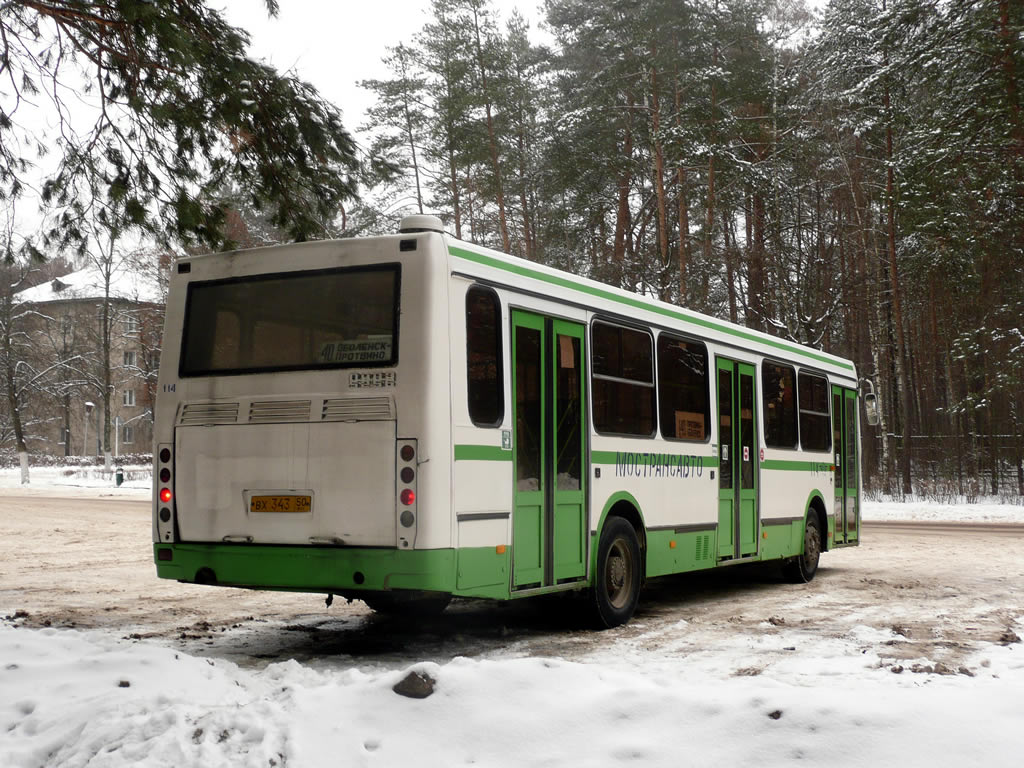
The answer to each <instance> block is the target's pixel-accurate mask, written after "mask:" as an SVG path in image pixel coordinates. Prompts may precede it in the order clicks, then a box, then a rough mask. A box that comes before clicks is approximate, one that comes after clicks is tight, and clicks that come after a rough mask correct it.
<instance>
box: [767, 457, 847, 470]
mask: <svg viewBox="0 0 1024 768" xmlns="http://www.w3.org/2000/svg"><path fill="white" fill-rule="evenodd" d="M761 469H778V470H782V471H784V472H831V471H832V465H831V464H829V463H828V462H824V461H779V460H776V459H768V460H766V461H762V462H761Z"/></svg>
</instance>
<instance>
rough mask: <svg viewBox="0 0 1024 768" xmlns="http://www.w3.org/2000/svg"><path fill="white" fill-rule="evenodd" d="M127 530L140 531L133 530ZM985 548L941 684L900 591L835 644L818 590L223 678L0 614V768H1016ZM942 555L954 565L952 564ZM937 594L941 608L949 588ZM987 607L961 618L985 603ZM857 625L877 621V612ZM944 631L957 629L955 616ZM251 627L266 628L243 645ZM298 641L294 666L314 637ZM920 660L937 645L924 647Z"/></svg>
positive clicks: (1014, 659)
mask: <svg viewBox="0 0 1024 768" xmlns="http://www.w3.org/2000/svg"><path fill="white" fill-rule="evenodd" d="M142 474H144V473H142ZM129 477H131V475H129ZM15 488H17V490H14V489H15ZM2 489H9V490H6V491H5V490H2ZM4 493H7V494H18V495H19V497H24V499H25V504H23V505H22V506H26V505H27V506H28V507H29V509H31V498H32V496H33V495H39V496H43V495H51V496H52V495H61V496H68V497H74V496H89V497H106V496H111V497H115V498H116V497H123V498H126V499H136V500H139V501H144V500H145V499H148V498H149V483H148V479H143V478H141V477H140V478H137V479H129V480H128V482H127V483H126V484H125V485H124V486H122V487H121V488H119V489H115V488H114V487H113V484H112V482H111V481H110V478H109V477H107V476H104V475H103V474H102V473H99V472H97V471H96V470H89V471H88V472H84V473H82V472H79V471H78V470H75V471H71V472H68V471H67V470H61V469H33V470H32V486H31V489H29V490H27V491H26V490H25V489H23V488H22V487H21V486H20V483H19V482H18V477H17V470H5V471H2V472H0V494H4ZM122 506H124V505H122ZM133 509H134V507H133ZM133 514H134V513H133ZM864 516H865V518H866V519H868V520H901V519H923V520H962V521H993V522H994V521H999V522H1013V521H1016V522H1024V507H1013V506H1010V505H997V504H985V505H972V506H967V505H962V506H961V505H957V506H942V505H936V504H924V503H911V504H890V503H870V502H869V503H867V504H866V505H865V514H864ZM138 522H139V524H140V525H141V526H143V527H145V528H146V529H147V530H148V519H142V518H140V520H139V521H138ZM1005 541H1006V543H1007V544H1006V547H1007V548H1008V549H1009V551H1010V552H1011V554H1010V555H1008V557H1011V558H1016V560H1013V559H1010V560H1005V561H1000V562H998V563H995V562H990V563H989V566H990V567H989V568H986V569H979V570H984V571H985V572H984V573H983V574H982V575H983V576H984V578H985V579H986V580H987V581H990V582H991V583H993V584H997V585H998V590H999V591H998V599H999V601H1001V602H1000V603H999V608H1000V610H1001V611H1002V612H1003V615H1005V616H1006V622H1005V624H1003V625H1001V626H1005V627H1006V630H1005V632H1004V633H1003V635H1002V636H1001V637H999V638H996V637H994V636H992V637H988V639H986V640H983V641H978V642H973V643H971V644H970V648H969V649H968V650H967V651H966V652H964V653H961V654H960V655H959V656H958V659H959V660H958V661H957V662H955V665H954V666H952V667H951V666H947V665H946V664H944V663H942V662H941V661H937V654H929V655H922V656H920V657H918V658H914V657H910V658H902V657H899V656H898V649H899V648H901V647H906V644H905V642H904V641H905V640H906V637H907V636H909V635H911V634H912V629H913V631H914V632H916V631H918V630H917V628H916V626H915V627H912V628H911V627H909V625H908V626H901V625H900V624H899V622H900V621H902V620H903V619H904V616H905V615H906V614H907V613H908V612H913V611H914V610H917V611H918V612H919V613H924V612H926V611H927V612H932V617H931V618H932V620H933V621H934V609H933V608H931V607H921V608H918V609H914V608H913V606H914V605H915V598H914V597H913V587H914V585H913V583H912V581H910V577H911V576H912V575H913V574H912V572H909V571H908V577H907V578H908V581H907V583H900V584H897V585H895V586H896V587H897V589H896V591H895V592H891V593H890V594H901V595H905V596H906V599H905V600H904V602H903V603H902V604H901V605H900V606H899V607H898V608H897V607H895V606H894V607H893V608H892V609H891V619H889V620H884V619H883V621H881V622H880V621H879V620H878V617H877V615H869V614H868V613H866V612H865V613H864V614H863V615H861V614H860V613H858V615H856V616H850V617H846V618H847V621H846V622H845V623H843V624H842V625H841V626H840V628H839V629H836V628H835V626H833V625H830V624H828V623H824V622H822V621H820V620H819V617H820V615H823V614H829V613H831V614H834V613H836V612H839V613H842V611H843V606H842V604H841V603H840V604H837V603H836V602H835V601H836V600H837V599H840V600H841V598H839V593H837V592H835V591H833V590H832V589H831V588H829V589H823V588H822V585H818V582H815V585H818V586H817V587H816V588H817V591H809V592H800V591H795V592H793V593H790V594H791V596H789V597H786V598H785V599H786V600H787V601H788V602H787V603H786V604H787V605H788V606H790V609H791V611H792V612H791V613H789V614H788V615H787V616H786V617H785V620H783V619H781V618H777V617H776V616H774V615H771V614H769V613H768V612H769V611H774V610H777V608H776V607H775V604H769V603H768V602H767V600H766V599H765V597H764V596H765V595H775V596H778V595H779V594H780V592H781V591H782V590H783V585H774V586H772V585H768V586H766V587H765V588H764V590H750V591H744V592H742V593H741V596H740V598H739V599H740V600H742V603H741V608H737V609H736V618H737V623H736V624H735V627H736V628H735V631H734V632H728V631H727V632H720V631H719V632H713V631H712V630H711V627H710V625H709V623H708V622H707V620H706V618H704V619H703V620H702V616H703V614H702V613H701V610H702V608H701V605H700V604H699V603H698V604H693V603H689V604H684V606H685V610H682V611H681V612H680V613H678V617H676V618H671V619H669V620H668V624H667V625H666V624H665V623H662V624H660V625H659V624H657V622H656V621H655V618H656V616H655V614H653V613H652V614H648V615H647V618H644V617H643V616H641V617H640V618H638V619H637V620H634V622H633V623H632V624H630V625H629V626H628V627H626V628H621V629H620V630H611V631H609V632H606V633H595V634H594V635H593V636H585V637H586V638H587V639H584V640H578V638H579V636H576V637H574V638H573V640H572V641H573V642H577V641H579V642H581V643H584V644H585V645H586V648H587V650H586V652H584V653H581V654H576V655H575V656H573V658H572V659H568V658H565V656H564V655H562V656H543V655H537V654H536V653H533V652H531V648H532V646H531V645H530V643H524V642H521V641H518V640H517V639H516V638H515V637H514V636H513V637H512V638H510V639H509V642H507V643H502V642H501V641H500V640H499V641H497V642H495V643H492V644H491V645H490V646H489V647H488V649H487V650H485V651H484V652H476V651H474V655H472V657H469V656H456V657H455V658H446V657H444V656H443V655H442V656H437V655H434V656H433V657H432V658H424V657H423V655H422V654H421V655H410V656H409V657H408V658H401V655H399V657H398V660H397V661H396V660H395V659H396V656H395V654H394V653H392V654H391V655H390V656H389V657H388V660H387V661H382V660H371V661H366V660H365V659H360V658H358V657H353V656H351V655H345V654H341V655H338V654H334V655H325V656H324V657H322V658H314V659H313V660H312V661H311V660H309V659H308V658H307V659H306V660H305V661H303V662H300V661H297V660H295V659H294V658H287V657H284V658H282V659H281V660H279V661H274V662H272V663H269V664H263V665H261V664H251V665H250V664H239V663H235V662H234V661H231V660H227V659H225V658H219V657H217V655H216V654H213V655H212V656H206V657H204V656H201V655H198V654H190V653H187V652H185V651H183V650H182V649H181V648H180V647H175V643H174V642H172V640H171V639H169V638H166V637H157V638H148V639H138V638H137V637H136V638H135V639H133V638H132V636H131V634H126V633H125V631H118V632H113V631H110V630H97V629H90V630H85V631H81V630H78V629H67V628H59V629H58V628H55V627H38V626H33V625H32V624H31V623H30V622H29V621H27V619H26V617H25V616H19V615H18V613H17V612H16V611H15V608H16V607H17V605H15V604H10V603H9V602H8V603H7V604H5V602H0V619H2V620H0V767H2V768H23V767H24V768H36V767H37V766H55V767H56V766H96V767H97V768H98V767H101V766H135V765H142V766H176V768H180V767H181V766H204V768H205V767H206V766H210V767H213V766H239V765H242V766H263V767H267V766H271V767H275V768H276V766H299V767H301V768H305V767H306V766H310V767H312V768H316V767H318V766H407V765H417V766H458V765H478V766H495V767H496V768H505V767H506V766H507V767H508V768H513V767H516V768H519V767H520V766H573V768H579V767H580V766H617V765H629V764H635V765H644V766H674V767H675V766H707V765H720V764H732V765H739V766H783V765H796V764H801V763H802V764H812V765H827V766H878V765H886V766H893V765H895V766H900V768H914V767H915V766H922V768H923V767H924V766H928V767H929V768H932V767H933V766H971V765H986V766H990V767H991V766H997V767H998V766H1007V768H1009V767H1010V766H1013V767H1014V768H1016V766H1019V765H1020V763H1021V754H1024V728H1022V727H1021V726H1022V725H1024V644H1022V643H1020V642H1019V637H1021V636H1024V595H1022V592H1021V590H1022V587H1021V584H1020V580H1019V574H1020V568H1019V567H1015V569H1013V570H1011V569H1008V568H1007V565H1008V564H1014V563H1016V564H1017V566H1019V563H1017V561H1019V559H1020V557H1019V555H1018V554H1016V553H1019V552H1020V551H1021V545H1020V544H1019V543H1018V542H1019V539H1018V538H1007V539H1005ZM954 543H956V542H955V541H954ZM917 546H919V545H918V544H913V547H917ZM957 546H958V549H959V550H961V552H960V555H961V556H962V550H963V547H964V544H963V543H962V542H961V543H960V544H958V545H957ZM967 546H969V544H968V545H967ZM913 547H912V548H913ZM979 551H980V550H979ZM867 553H868V552H867V551H865V552H863V553H858V552H857V551H856V550H847V551H845V552H842V553H837V554H836V555H834V556H829V557H837V558H840V559H838V560H833V561H831V562H833V563H837V565H834V566H833V570H832V572H831V573H830V574H827V575H826V579H832V580H833V583H834V584H836V583H838V581H839V580H841V579H842V578H844V574H848V573H850V568H849V564H850V563H856V562H858V561H857V558H856V556H858V555H863V554H867ZM847 554H849V555H850V556H849V557H846V558H845V559H843V558H842V557H840V556H845V555H847ZM978 562H979V563H980V562H981V560H980V558H979V560H978ZM925 565H927V560H926V561H925ZM938 565H939V564H937V567H938ZM945 565H947V566H948V563H946V564H945ZM60 567H62V568H73V567H74V564H73V563H69V564H65V565H63V566H60ZM899 567H900V568H904V567H908V566H907V564H906V563H900V565H899ZM957 568H959V566H957ZM2 571H3V569H2V568H0V572H2ZM951 572H958V571H955V570H954V571H951ZM1004 577H1005V578H1004ZM886 578H888V577H886ZM979 578H980V576H979ZM874 581H875V580H874V579H872V580H866V579H863V578H860V579H854V580H853V581H852V583H850V584H848V588H849V589H860V590H861V591H867V590H870V589H874V588H876V587H877V585H876V584H875V583H874ZM943 583H945V582H943ZM974 583H978V582H975V581H964V582H963V585H967V586H969V585H971V584H974ZM823 584H825V585H827V581H825V582H823ZM941 586H942V585H940V588H941ZM948 588H949V589H950V595H949V600H948V602H950V603H952V602H953V599H954V598H955V595H954V594H953V592H954V591H957V590H959V591H962V588H963V587H962V586H961V584H953V585H951V586H949V587H948ZM192 589H198V588H192ZM224 592H225V593H230V592H231V591H230V590H225V591H224ZM995 594H996V593H986V594H979V595H978V597H977V598H976V602H978V603H979V604H981V603H986V604H987V603H990V602H995V599H996V598H995V597H994V595H995ZM968 597H969V596H968ZM773 599H774V598H773ZM758 601H761V602H762V604H761V605H758V604H757V603H758ZM870 605H871V608H872V609H873V610H874V611H875V612H876V613H878V612H881V613H883V614H885V611H886V606H885V605H874V604H870ZM958 605H962V604H961V603H958ZM989 607H992V606H989ZM97 610H101V609H100V608H99V607H97ZM659 610H660V611H661V612H662V613H663V614H664V613H672V612H673V611H675V610H677V609H676V608H675V604H662V605H661V606H660V608H659ZM718 610H719V612H720V613H721V612H722V611H723V610H724V612H725V613H726V614H728V612H729V610H730V608H729V607H728V606H727V605H726V606H725V607H724V608H721V607H720V608H719V609H718ZM863 610H864V609H863V608H859V609H857V611H863ZM954 610H963V609H962V608H957V609H954ZM986 610H987V609H986ZM900 612H902V613H900ZM762 613H763V614H764V615H765V618H764V619H763V620H758V619H751V618H750V615H753V616H760V615H761V614H762ZM743 614H746V615H743ZM769 615H770V616H771V617H770V618H768V616H769ZM979 615H980V613H979ZM911 618H913V617H911ZM957 618H959V619H962V620H963V621H965V623H966V624H967V625H970V626H966V627H965V629H966V630H967V631H970V630H971V629H973V622H974V618H973V617H972V616H965V615H961V616H959V617H957ZM357 619H358V617H357ZM758 621H760V622H761V623H760V624H758ZM950 621H952V617H951V618H950ZM889 624H891V625H892V626H891V627H889V626H888V625H889ZM836 626H838V625H836ZM260 627H264V628H266V627H267V625H258V626H257V627H256V628H255V629H254V631H255V632H257V633H258V632H260V631H261V630H260ZM262 631H266V629H264V630H262ZM328 631H329V630H328ZM381 631H384V630H381ZM325 632H326V631H325V630H321V631H320V633H319V637H323V635H324V634H325ZM311 637H312V638H313V639H312V640H311V641H310V642H312V643H313V644H314V648H315V643H316V642H317V640H316V639H315V638H316V637H318V635H316V634H314V635H311ZM940 645H948V643H945V640H944V638H941V637H937V638H935V642H934V644H933V646H934V647H937V646H940ZM909 647H910V649H911V651H910V652H911V653H919V652H920V653H924V651H919V650H918V648H917V646H909ZM420 648H421V649H422V646H420ZM961 650H962V649H961ZM414 653H416V652H414ZM410 671H419V672H422V673H424V674H427V675H429V676H430V677H431V678H432V679H433V680H435V681H436V684H435V689H434V693H433V694H432V695H431V696H429V697H428V698H424V699H412V698H406V697H403V696H400V695H398V694H397V693H395V692H394V691H393V690H392V688H393V686H394V685H395V684H396V683H398V682H399V681H400V680H402V679H403V678H404V677H406V675H407V674H408V673H409V672H410Z"/></svg>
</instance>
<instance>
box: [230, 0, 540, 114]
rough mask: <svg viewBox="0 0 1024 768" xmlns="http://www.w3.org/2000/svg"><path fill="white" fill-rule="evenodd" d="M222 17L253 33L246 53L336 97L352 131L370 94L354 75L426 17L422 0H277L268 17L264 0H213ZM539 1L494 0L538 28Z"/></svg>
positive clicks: (375, 73) (375, 71)
mask: <svg viewBox="0 0 1024 768" xmlns="http://www.w3.org/2000/svg"><path fill="white" fill-rule="evenodd" d="M211 5H212V6H213V7H222V8H223V9H224V11H225V13H226V15H227V18H228V20H229V21H230V22H231V23H233V24H235V25H236V26H239V27H243V28H244V29H246V30H248V32H249V34H250V35H251V36H252V47H251V49H250V53H251V55H252V57H253V58H256V59H264V60H266V61H267V62H269V63H270V64H273V65H274V67H276V68H277V69H278V71H287V70H290V69H294V70H295V71H296V72H297V73H298V74H299V75H300V76H302V77H303V79H305V80H308V81H309V82H311V83H312V84H313V85H315V86H316V87H317V89H319V91H320V93H321V94H323V95H324V96H325V97H326V98H327V99H329V100H330V101H331V102H333V103H334V104H336V105H337V106H338V107H339V108H340V109H341V110H342V114H343V116H344V119H345V127H346V128H348V129H349V130H350V131H355V130H356V128H357V127H358V126H359V125H360V124H361V123H362V122H363V121H364V115H365V113H366V110H367V108H369V107H370V106H371V105H372V102H373V98H372V96H371V94H370V93H369V92H368V91H366V90H364V89H362V88H359V87H358V86H357V85H356V83H358V82H359V81H360V80H368V79H373V78H385V77H387V76H388V72H387V69H386V68H385V67H384V65H383V64H382V63H381V59H382V58H383V57H384V56H385V55H386V53H387V51H386V50H385V49H386V48H388V47H389V46H395V45H398V44H399V43H402V42H405V43H409V42H411V41H412V39H413V36H414V35H415V34H416V33H417V32H419V31H420V30H421V29H422V28H423V26H424V25H425V24H426V23H427V21H428V20H429V17H428V15H427V13H428V9H429V7H430V3H429V2H428V0H364V1H363V2H345V1H344V0H280V13H279V14H278V16H277V17H276V18H269V17H268V16H267V10H266V5H265V3H264V0H214V2H212V3H211ZM541 5H542V0H497V1H496V2H495V3H494V7H495V9H496V10H497V12H498V14H499V19H500V21H501V23H502V24H504V22H505V21H506V20H508V18H509V17H510V16H511V14H512V11H513V10H514V9H516V8H518V9H519V12H520V14H522V16H523V17H525V18H526V19H527V20H528V21H529V22H530V26H531V38H532V39H535V40H537V39H540V37H539V36H538V35H536V29H537V25H538V23H539V21H540V20H541V19H542V18H543V13H542V12H541V11H540V10H539V8H540V6H541Z"/></svg>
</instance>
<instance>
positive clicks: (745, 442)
mask: <svg viewBox="0 0 1024 768" xmlns="http://www.w3.org/2000/svg"><path fill="white" fill-rule="evenodd" d="M756 382H757V378H756V376H755V375H754V366H752V365H749V364H747V363H740V362H737V361H735V360H727V359H725V358H721V357H720V358H718V359H717V384H718V387H717V389H718V444H719V445H718V468H719V476H718V557H719V559H720V560H727V559H731V558H737V557H745V556H747V555H752V554H756V553H757V534H758V519H757V514H758V512H757V510H758V503H757V490H758V489H757V479H758V478H757V446H758V439H757V386H756Z"/></svg>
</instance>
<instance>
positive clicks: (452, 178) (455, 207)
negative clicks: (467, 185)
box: [448, 126, 462, 240]
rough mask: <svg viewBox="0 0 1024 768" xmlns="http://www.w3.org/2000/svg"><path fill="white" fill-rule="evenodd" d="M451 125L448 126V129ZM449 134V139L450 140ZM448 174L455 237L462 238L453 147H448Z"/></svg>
mask: <svg viewBox="0 0 1024 768" xmlns="http://www.w3.org/2000/svg"><path fill="white" fill-rule="evenodd" d="M450 129H451V127H450V126H449V130H450ZM450 137H451V134H449V141H451V138H450ZM448 175H449V183H450V184H451V190H452V213H453V215H454V216H455V237H456V238H458V239H459V240H461V239H462V202H461V200H460V199H459V174H458V171H457V170H456V165H455V149H454V148H453V147H451V146H449V147H448Z"/></svg>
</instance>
